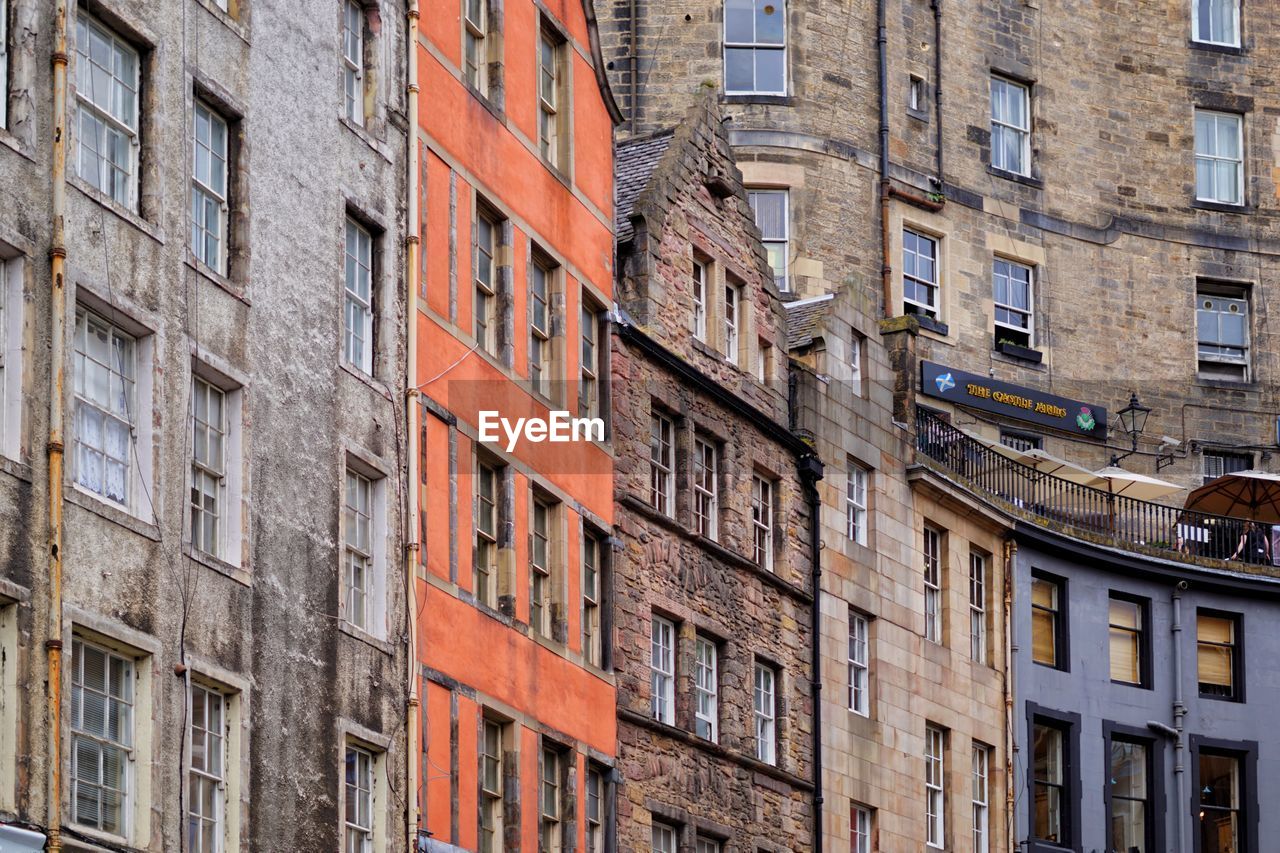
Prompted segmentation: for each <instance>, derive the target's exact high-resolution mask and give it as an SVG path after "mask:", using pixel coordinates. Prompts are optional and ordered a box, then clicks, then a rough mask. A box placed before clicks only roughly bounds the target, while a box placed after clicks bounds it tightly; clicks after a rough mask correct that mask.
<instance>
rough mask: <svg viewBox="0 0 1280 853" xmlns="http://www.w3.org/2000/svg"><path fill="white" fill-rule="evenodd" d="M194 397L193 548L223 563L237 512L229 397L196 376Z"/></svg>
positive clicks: (192, 459) (192, 442)
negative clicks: (232, 497)
mask: <svg viewBox="0 0 1280 853" xmlns="http://www.w3.org/2000/svg"><path fill="white" fill-rule="evenodd" d="M191 396H192V402H191V433H192V435H191V501H190V513H191V527H190V533H191V547H192V548H194V549H195V550H197V551H200V552H202V553H204V554H208V555H209V556H211V557H217V558H219V559H221V558H222V556H223V555H224V554H225V553H226V552H227V541H228V535H227V534H228V526H229V524H228V523H229V522H230V516H231V514H232V513H234V512H235V508H234V507H233V506H232V505H231V501H230V500H229V499H228V498H229V495H228V492H229V489H228V488H227V484H228V481H229V479H230V478H229V476H228V474H229V466H228V457H229V456H230V453H229V451H231V450H233V449H234V448H233V447H232V446H231V425H232V423H233V421H232V419H231V406H230V403H231V401H230V400H229V399H228V397H229V396H230V395H229V394H228V393H227V392H226V391H224V390H223V389H221V388H219V387H218V386H217V385H215V384H214V383H213V382H210V381H209V380H208V379H206V378H204V377H203V376H200V375H198V374H197V375H195V376H192V377H191ZM215 401H216V404H217V409H218V411H217V414H216V416H215V415H214V414H213V413H212V408H213V405H214V403H215ZM215 417H216V421H215Z"/></svg>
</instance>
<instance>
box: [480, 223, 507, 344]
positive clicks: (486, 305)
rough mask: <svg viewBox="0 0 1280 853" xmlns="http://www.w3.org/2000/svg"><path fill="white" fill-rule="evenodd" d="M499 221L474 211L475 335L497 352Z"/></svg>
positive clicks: (500, 236) (481, 342)
mask: <svg viewBox="0 0 1280 853" xmlns="http://www.w3.org/2000/svg"><path fill="white" fill-rule="evenodd" d="M501 229H502V226H501V224H500V223H499V222H498V221H497V220H496V219H495V218H493V217H492V216H490V215H489V214H487V213H484V212H479V213H477V214H476V258H475V267H476V286H475V306H474V309H475V338H476V343H477V344H478V345H479V347H480V348H481V349H483V350H484V351H485V352H487V353H489V354H491V355H497V354H498V279H497V271H498V270H497V266H496V264H495V262H494V257H495V256H496V254H497V251H498V244H499V241H500V240H501V239H502V235H501Z"/></svg>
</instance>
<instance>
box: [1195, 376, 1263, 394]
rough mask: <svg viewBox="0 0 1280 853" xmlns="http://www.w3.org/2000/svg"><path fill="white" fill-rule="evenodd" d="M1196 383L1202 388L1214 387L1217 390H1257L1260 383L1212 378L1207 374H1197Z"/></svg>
mask: <svg viewBox="0 0 1280 853" xmlns="http://www.w3.org/2000/svg"><path fill="white" fill-rule="evenodd" d="M1196 385H1198V386H1199V387H1201V388H1212V389H1214V390H1216V391H1257V390H1258V383H1256V382H1247V381H1244V380H1239V379H1211V378H1209V377H1207V376H1199V375H1197V376H1196Z"/></svg>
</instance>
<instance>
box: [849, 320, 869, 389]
mask: <svg viewBox="0 0 1280 853" xmlns="http://www.w3.org/2000/svg"><path fill="white" fill-rule="evenodd" d="M865 350H866V341H865V339H864V338H863V337H862V335H860V334H858V333H857V332H856V331H855V332H853V333H852V334H851V335H850V336H849V385H850V387H851V388H852V389H853V396H855V397H861V396H862V357H863V355H864V354H865Z"/></svg>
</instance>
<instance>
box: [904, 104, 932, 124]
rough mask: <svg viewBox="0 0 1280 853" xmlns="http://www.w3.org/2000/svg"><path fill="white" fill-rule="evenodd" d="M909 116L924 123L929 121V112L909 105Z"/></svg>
mask: <svg viewBox="0 0 1280 853" xmlns="http://www.w3.org/2000/svg"><path fill="white" fill-rule="evenodd" d="M907 116H908V117H910V118H913V119H915V120H916V121H918V122H921V123H923V124H928V123H929V114H928V113H927V112H925V111H924V110H913V109H911V107H907Z"/></svg>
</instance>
